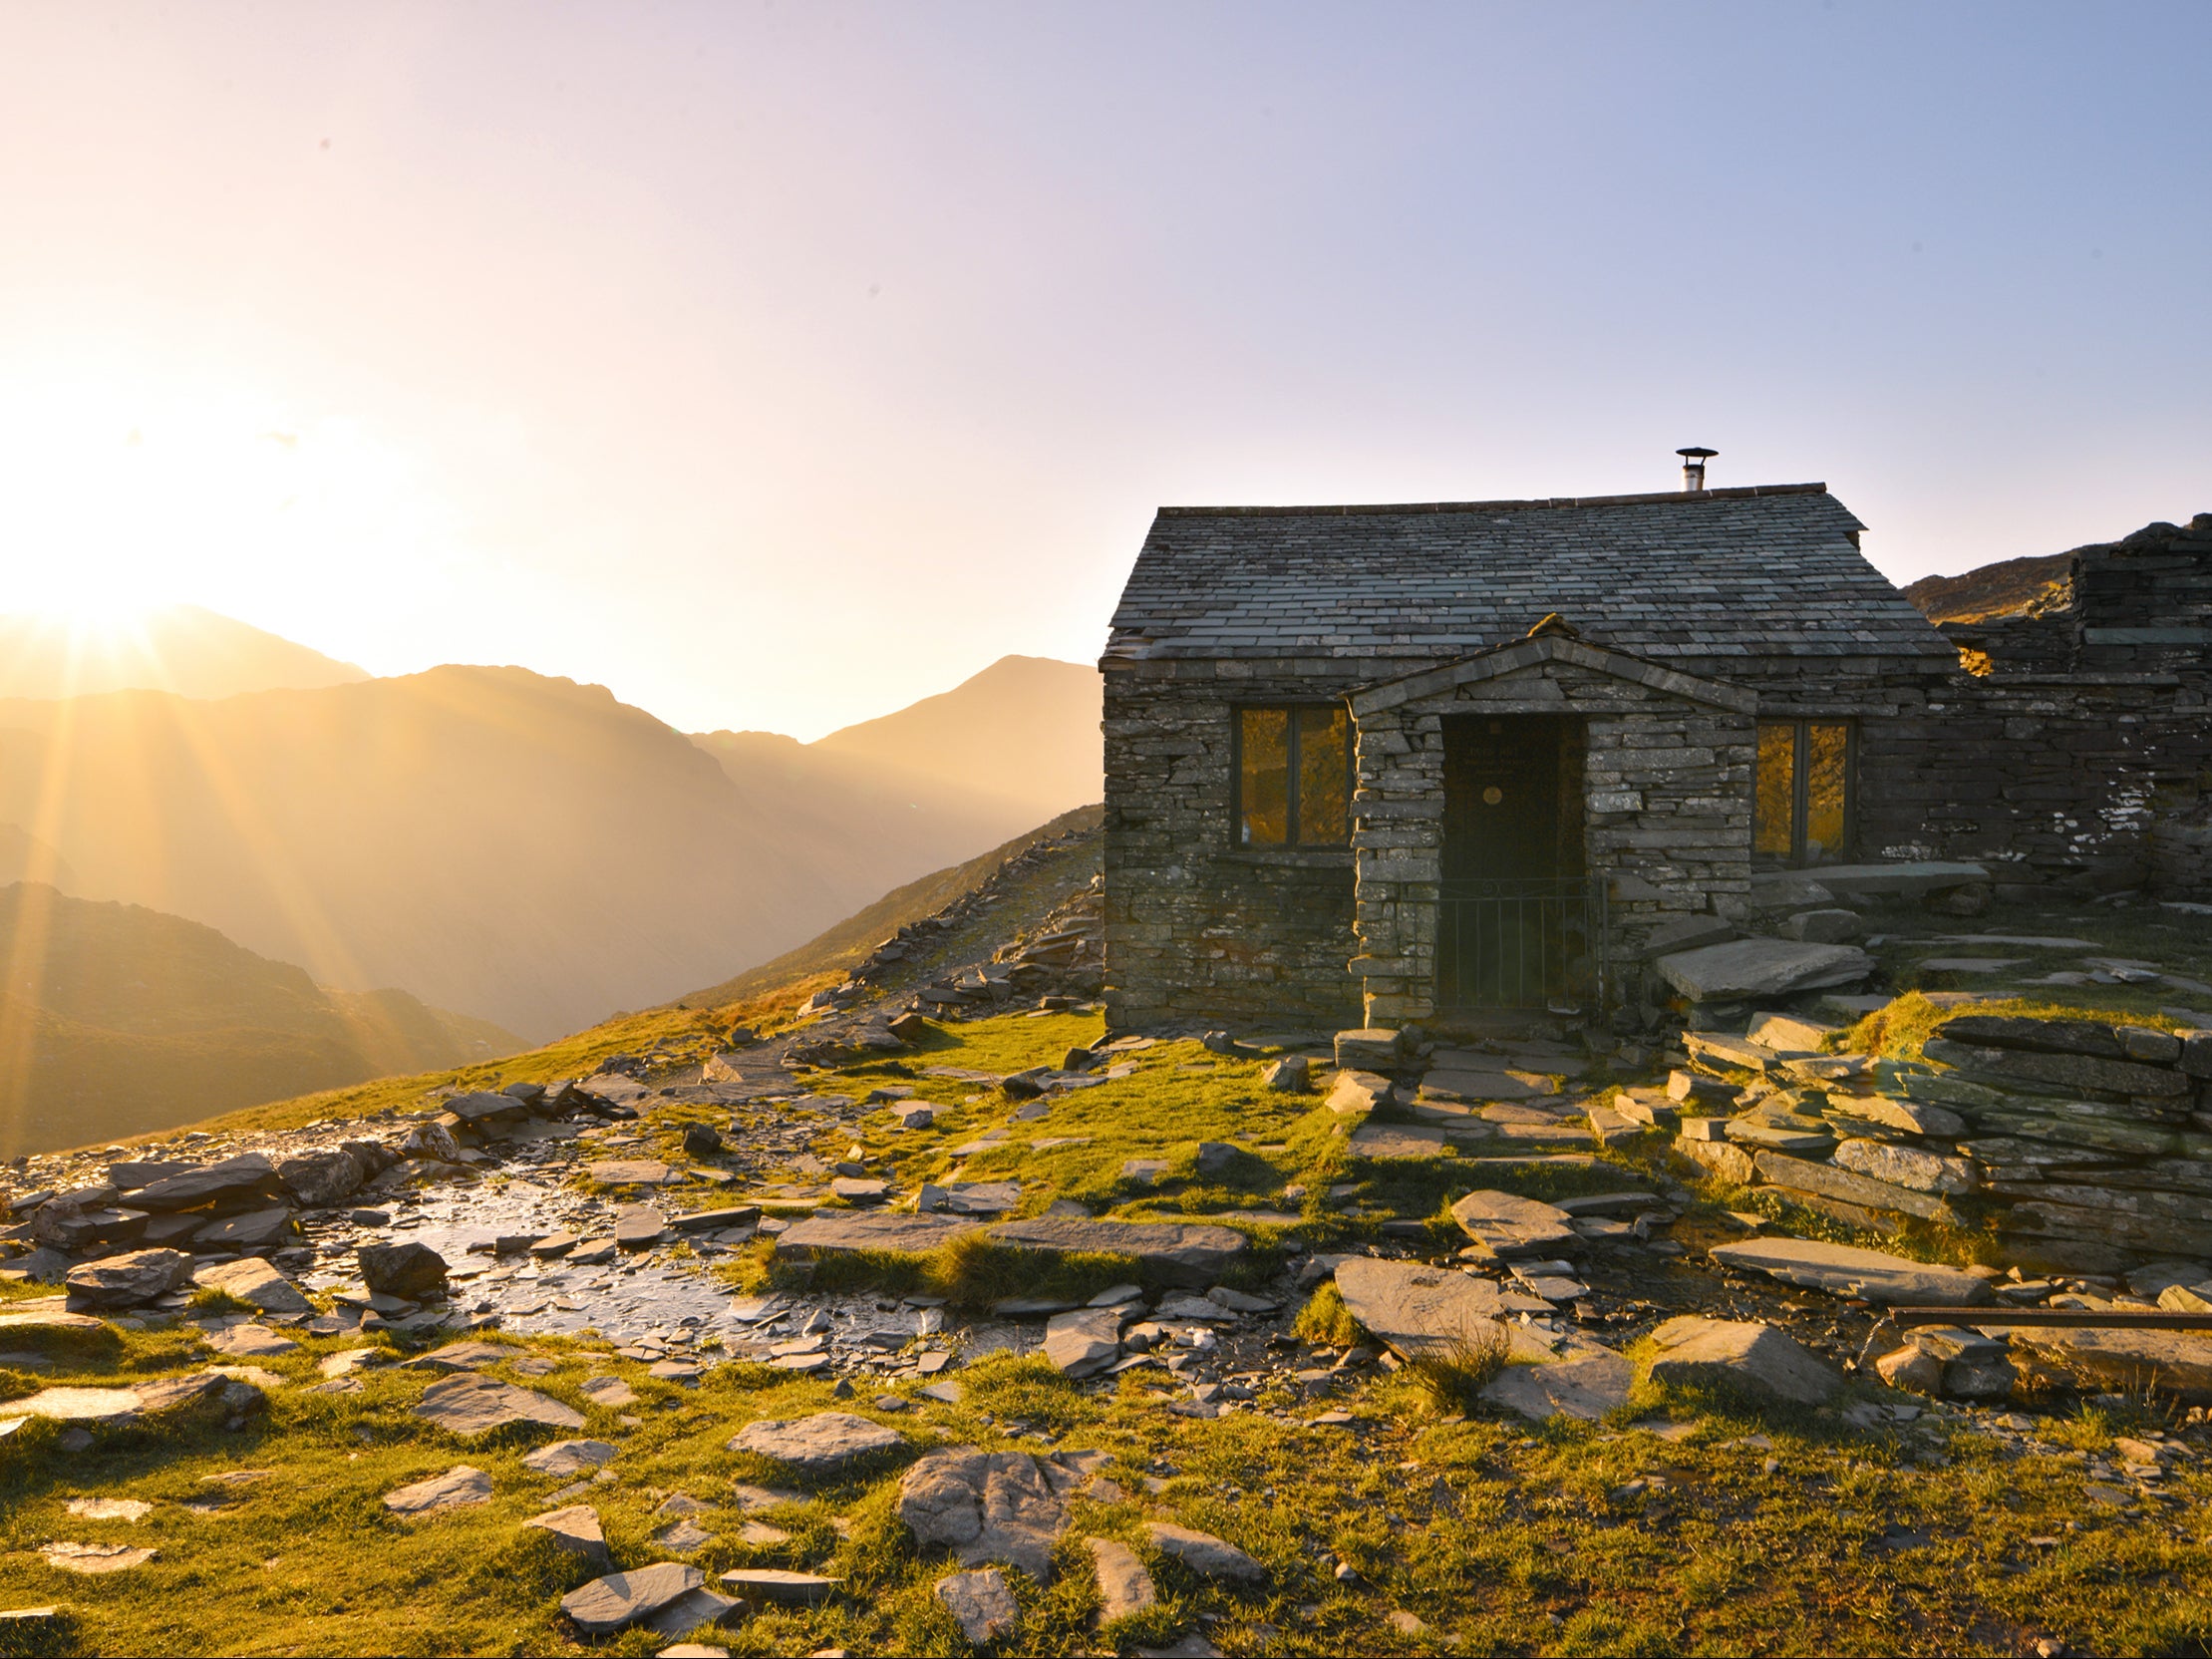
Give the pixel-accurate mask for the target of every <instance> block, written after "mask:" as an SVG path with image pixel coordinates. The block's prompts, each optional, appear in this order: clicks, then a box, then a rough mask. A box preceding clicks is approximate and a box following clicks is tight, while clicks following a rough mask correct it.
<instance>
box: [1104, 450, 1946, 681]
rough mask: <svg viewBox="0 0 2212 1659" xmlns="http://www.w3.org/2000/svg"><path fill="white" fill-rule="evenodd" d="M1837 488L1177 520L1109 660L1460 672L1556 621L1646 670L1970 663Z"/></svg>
mask: <svg viewBox="0 0 2212 1659" xmlns="http://www.w3.org/2000/svg"><path fill="white" fill-rule="evenodd" d="M1860 527H1861V526H1860V524H1859V521H1858V520H1857V519H1856V518H1854V517H1852V516H1851V514H1850V512H1849V511H1848V510H1847V509H1846V508H1845V507H1844V505H1843V503H1842V502H1840V501H1838V500H1837V499H1836V498H1834V497H1833V496H1830V495H1829V494H1828V492H1827V486H1826V485H1821V484H1794V485H1766V486H1759V487H1756V488H1752V489H1737V490H1707V491H1698V492H1681V493H1672V494H1668V495H1659V496H1610V497H1596V498H1592V497H1583V498H1554V499H1549V500H1533V501H1456V502H1443V503H1436V504H1432V505H1402V506H1327V507H1176V506H1170V507H1162V508H1160V509H1159V513H1158V515H1157V516H1156V517H1155V518H1154V519H1153V520H1152V528H1151V533H1150V534H1149V535H1147V536H1146V537H1145V539H1144V548H1143V550H1142V551H1141V552H1140V553H1138V555H1137V559H1136V568H1135V569H1134V570H1132V571H1131V572H1130V573H1129V580H1128V585H1127V586H1126V587H1125V588H1123V589H1122V592H1121V603H1120V605H1119V607H1118V608H1117V609H1116V610H1115V611H1114V613H1113V624H1112V633H1111V635H1110V637H1109V639H1108V642H1107V645H1106V661H1107V662H1108V663H1109V664H1110V663H1111V662H1113V661H1116V660H1121V661H1126V660H1130V659H1134V658H1146V657H1286V656H1329V657H1366V658H1374V657H1402V658H1410V659H1425V660H1429V661H1447V660H1450V659H1453V658H1456V657H1461V656H1465V655H1467V654H1468V653H1470V652H1474V651H1480V650H1486V649H1488V648H1490V647H1492V646H1496V645H1501V644H1503V643H1505V642H1506V641H1508V640H1512V639H1518V638H1520V637H1521V636H1522V635H1524V634H1526V633H1527V632H1528V630H1529V628H1530V627H1531V626H1532V625H1533V624H1534V623H1536V622H1537V621H1538V620H1539V619H1541V618H1542V617H1543V616H1544V615H1545V614H1546V613H1548V612H1552V611H1557V612H1558V613H1559V614H1560V615H1561V616H1563V617H1564V618H1566V620H1567V621H1568V622H1569V623H1571V624H1572V625H1573V626H1574V628H1575V629H1576V630H1577V632H1579V633H1580V634H1581V635H1582V636H1583V637H1584V638H1586V639H1589V640H1591V641H1593V642H1594V643H1597V644H1601V645H1606V646H1611V647H1612V648H1614V649H1616V650H1620V651H1627V652H1631V653H1634V654H1636V655H1638V656H1644V657H1657V658H1663V659H1664V658H1692V657H1708V658H1728V657H1771V656H1780V655H1790V656H1800V655H1802V656H1867V655H1885V656H1911V657H1923V656H1924V657H1929V658H1940V659H1942V660H1943V661H1944V662H1946V663H1948V662H1952V661H1955V660H1956V652H1955V650H1954V649H1953V647H1952V646H1950V645H1948V644H1946V643H1945V641H1944V639H1943V636H1942V635H1940V634H1939V633H1937V632H1936V630H1935V629H1934V628H1933V627H1932V626H1930V625H1929V623H1928V620H1927V619H1926V618H1925V617H1923V616H1922V615H1921V614H1920V612H1919V611H1917V610H1915V609H1914V608H1913V605H1912V603H1911V601H1910V600H1908V599H1906V597H1905V596H1904V595H1903V594H1902V593H1900V592H1899V591H1898V590H1897V589H1896V588H1895V587H1894V586H1892V585H1891V584H1890V582H1889V581H1888V579H1887V578H1885V577H1884V576H1883V575H1882V573H1881V572H1880V571H1878V570H1876V569H1875V568H1874V567H1873V566H1872V565H1871V564H1869V563H1867V561H1866V559H1865V557H1864V556H1863V555H1862V554H1861V553H1860V552H1859V550H1858V547H1857V545H1856V544H1855V543H1854V541H1853V535H1854V533H1855V532H1856V531H1857V530H1858V529H1859V528H1860Z"/></svg>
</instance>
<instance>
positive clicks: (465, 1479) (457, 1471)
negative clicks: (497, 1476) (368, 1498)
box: [384, 1464, 491, 1520]
mask: <svg viewBox="0 0 2212 1659" xmlns="http://www.w3.org/2000/svg"><path fill="white" fill-rule="evenodd" d="M490 1500H491V1477H490V1476H488V1475H486V1474H485V1473H484V1472H483V1471H482V1470H480V1469H471V1468H470V1467H469V1466H468V1465H467V1464H461V1465H459V1466H457V1467H456V1468H453V1469H449V1470H448V1471H446V1473H445V1474H443V1475H434V1476H432V1477H431V1478H430V1479H429V1480H427V1481H417V1482H416V1483H415V1484H414V1485H413V1486H407V1487H402V1488H400V1489H399V1490H398V1491H397V1492H388V1493H385V1494H384V1506H385V1507H386V1508H387V1509H390V1510H391V1511H392V1512H393V1513H394V1514H396V1515H400V1516H402V1517H404V1518H405V1519H408V1520H420V1519H421V1518H422V1517H423V1516H425V1515H430V1514H436V1513H437V1512H438V1511H439V1510H441V1509H459V1508H463V1507H465V1506H467V1505H468V1504H471V1503H488V1502H489V1501H490Z"/></svg>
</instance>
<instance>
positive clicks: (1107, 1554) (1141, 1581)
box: [1084, 1538, 1159, 1624]
mask: <svg viewBox="0 0 2212 1659" xmlns="http://www.w3.org/2000/svg"><path fill="white" fill-rule="evenodd" d="M1084 1546H1085V1547H1086V1548H1088V1549H1089V1550H1090V1551H1091V1566H1092V1570H1093V1571H1094V1572H1095V1573H1096V1574H1097V1575H1098V1579H1099V1602H1100V1606H1099V1621H1100V1622H1101V1623H1102V1624H1111V1623H1112V1622H1113V1621H1114V1620H1115V1619H1125V1618H1127V1617H1129V1616H1130V1615H1131V1614H1132V1613H1141V1612H1143V1611H1144V1610H1145V1609H1146V1608H1147V1607H1150V1606H1153V1605H1154V1604H1155V1603H1157V1602H1158V1600H1159V1588H1158V1586H1157V1585H1155V1584H1154V1583H1153V1582H1152V1575H1151V1573H1150V1572H1148V1571H1147V1570H1146V1569H1145V1566H1144V1562H1143V1560H1142V1558H1141V1557H1139V1556H1138V1555H1137V1553H1136V1551H1135V1550H1133V1549H1131V1548H1130V1547H1129V1546H1128V1545H1127V1544H1125V1543H1121V1542H1119V1541H1118V1540H1116V1539H1113V1538H1086V1539H1084Z"/></svg>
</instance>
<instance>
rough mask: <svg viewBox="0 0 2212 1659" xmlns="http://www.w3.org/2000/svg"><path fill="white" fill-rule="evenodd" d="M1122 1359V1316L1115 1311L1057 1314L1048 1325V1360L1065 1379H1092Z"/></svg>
mask: <svg viewBox="0 0 2212 1659" xmlns="http://www.w3.org/2000/svg"><path fill="white" fill-rule="evenodd" d="M1120 1357H1121V1315H1120V1313H1119V1312H1118V1311H1117V1310H1116V1309H1113V1308H1082V1309H1078V1310H1077V1311H1075V1312H1073V1313H1062V1314H1055V1315H1054V1316H1053V1317H1052V1318H1051V1319H1050V1320H1048V1321H1046V1324H1045V1358H1047V1359H1048V1360H1050V1361H1052V1363H1053V1364H1054V1366H1055V1367H1057V1368H1058V1369H1059V1371H1060V1373H1061V1375H1062V1376H1065V1377H1071V1378H1075V1377H1089V1376H1093V1375H1095V1374H1096V1373H1098V1372H1101V1371H1104V1370H1105V1369H1106V1367H1107V1366H1109V1365H1111V1364H1112V1363H1113V1362H1114V1361H1115V1360H1117V1359H1119V1358H1120Z"/></svg>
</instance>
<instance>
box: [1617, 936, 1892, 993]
mask: <svg viewBox="0 0 2212 1659" xmlns="http://www.w3.org/2000/svg"><path fill="white" fill-rule="evenodd" d="M1653 966H1654V967H1656V968H1657V969H1658V970H1659V972H1660V974H1661V975H1662V976H1663V977H1664V978H1665V979H1666V981H1667V983H1668V984H1670V985H1672V986H1673V987H1674V988H1675V989H1676V990H1678V991H1680V992H1681V993H1682V994H1683V995H1684V996H1685V997H1688V998H1689V999H1690V1000H1691V1001H1692V1002H1733V1001H1737V1000H1739V999H1743V998H1759V997H1782V996H1788V995H1791V994H1793V993H1795V992H1798V991H1815V990H1833V989H1836V988H1839V987H1841V986H1845V985H1856V984H1859V983H1860V982H1862V981H1863V980H1865V979H1866V977H1867V976H1868V975H1869V974H1871V973H1872V972H1873V971H1874V958H1873V957H1871V956H1869V955H1867V953H1866V952H1865V951H1863V950H1860V949H1859V948H1858V947H1857V946H1855V945H1844V944H1803V943H1799V942H1797V941H1795V940H1789V939H1735V940H1732V941H1730V942H1729V943H1727V944H1718V945H1705V946H1701V947H1700V948H1699V949H1696V950H1687V951H1678V952H1676V953H1675V954H1673V955H1670V956H1662V957H1660V958H1659V959H1658V960H1657V961H1656V962H1654V963H1653Z"/></svg>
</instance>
